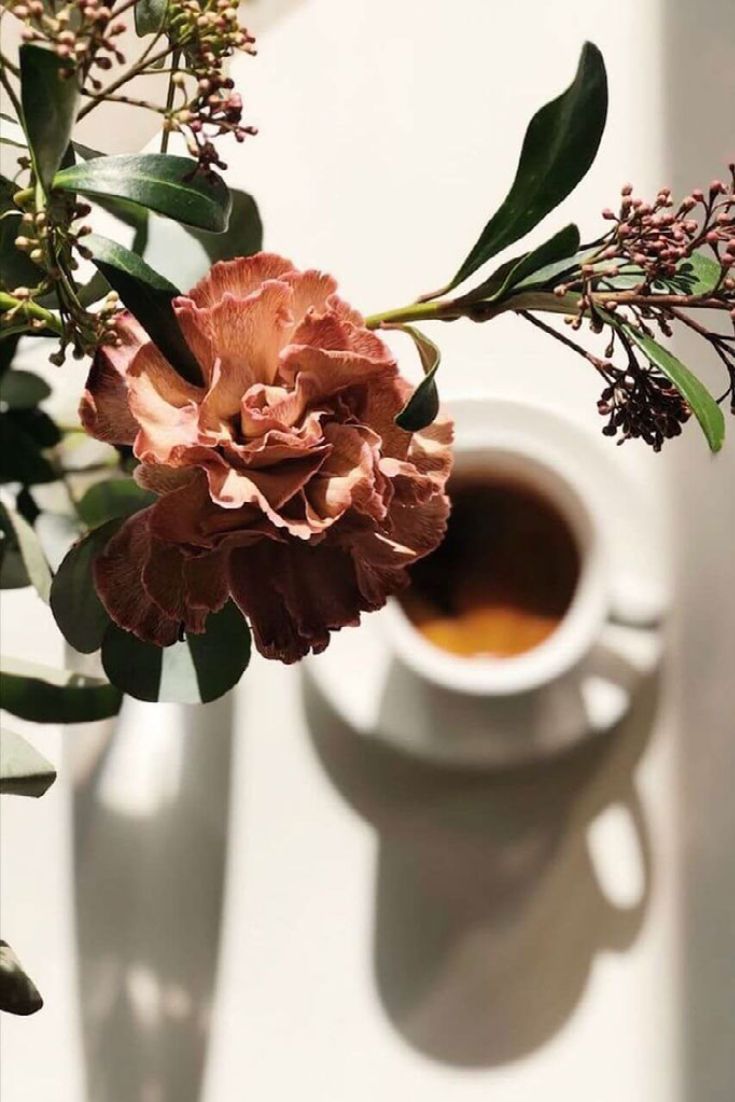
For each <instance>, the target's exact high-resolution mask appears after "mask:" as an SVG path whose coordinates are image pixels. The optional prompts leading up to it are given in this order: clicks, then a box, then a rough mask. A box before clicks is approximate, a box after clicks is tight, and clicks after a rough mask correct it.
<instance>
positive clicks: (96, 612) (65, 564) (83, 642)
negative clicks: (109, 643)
mask: <svg viewBox="0 0 735 1102" xmlns="http://www.w3.org/2000/svg"><path fill="white" fill-rule="evenodd" d="M122 520H123V518H122V517H117V518H116V519H114V520H108V521H107V522H106V523H105V524H102V525H100V527H99V528H95V529H94V530H93V531H92V532H90V533H89V534H88V535H87V536H85V537H84V538H83V539H81V540H79V541H78V542H77V543H75V544H74V546H73V547H72V548H71V550H70V551H68V552H67V554H66V556H65V557H64V559H63V560H62V562H61V564H60V566H59V569H58V570H57V572H56V574H55V576H54V579H53V582H52V583H51V611H52V612H53V614H54V619H55V620H56V623H57V624H58V627H59V629H60V631H61V634H62V635H63V636H64V638H65V639H66V641H67V643H69V644H71V646H72V647H74V649H75V650H78V651H80V652H81V653H82V654H91V653H92V652H93V651H96V650H99V648H100V647H101V646H102V639H103V637H104V634H105V632H106V631H107V628H108V627H109V625H110V617H109V616H108V615H107V612H106V611H105V608H104V606H103V604H102V602H101V601H100V599H99V597H98V596H97V590H96V589H95V586H94V578H93V573H92V571H93V566H94V560H95V559H96V557H97V555H99V554H100V552H102V551H104V549H105V547H106V546H107V544H108V542H109V540H110V539H111V538H112V536H114V534H115V532H116V531H117V530H118V528H119V527H120V525H121V524H122Z"/></svg>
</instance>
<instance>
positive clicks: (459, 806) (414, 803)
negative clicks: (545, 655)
mask: <svg viewBox="0 0 735 1102" xmlns="http://www.w3.org/2000/svg"><path fill="white" fill-rule="evenodd" d="M394 675H395V677H397V678H400V677H401V676H404V673H403V671H402V670H401V669H400V667H396V670H395V671H394ZM304 695H305V707H306V714H307V719H308V722H309V728H310V731H311V733H312V739H313V742H314V746H315V748H316V752H317V754H318V756H319V759H320V761H321V763H322V765H323V767H324V769H325V770H326V772H327V773H328V775H329V776H330V778H331V780H332V781H333V783H334V784H335V786H336V787H337V789H338V790H339V791H340V793H341V794H342V796H343V797H344V798H345V799H346V800H347V801H348V802H349V803H350V804H351V805H352V806H353V807H354V808H355V809H356V810H357V811H358V813H359V814H360V815H362V816H363V817H364V818H365V819H367V820H368V821H369V822H370V823H372V824H373V825H374V826H375V828H376V830H377V832H378V861H377V877H376V900H375V908H376V912H375V942H374V966H375V974H376V979H377V986H378V991H379V995H380V998H381V1001H382V1003H383V1006H384V1008H385V1011H386V1013H387V1015H388V1017H389V1018H390V1020H391V1021H392V1023H393V1024H394V1026H395V1028H396V1029H397V1031H398V1032H399V1033H400V1034H401V1035H402V1036H403V1037H404V1039H405V1040H406V1041H408V1042H409V1043H410V1044H411V1045H412V1046H414V1047H415V1048H417V1049H418V1050H420V1051H422V1052H424V1053H425V1054H426V1055H428V1056H430V1057H432V1058H434V1059H437V1060H440V1061H443V1062H445V1063H448V1064H452V1065H458V1066H465V1067H489V1066H493V1065H498V1064H503V1063H507V1062H509V1061H512V1060H516V1059H518V1058H520V1057H522V1056H523V1055H525V1054H526V1053H528V1052H530V1051H532V1050H533V1049H535V1048H537V1047H539V1046H540V1045H541V1044H543V1043H544V1042H545V1041H546V1040H548V1039H549V1038H550V1037H552V1036H553V1035H554V1034H555V1033H556V1032H557V1031H558V1030H559V1029H560V1028H561V1027H562V1025H563V1024H564V1022H565V1021H566V1019H567V1018H568V1017H569V1015H570V1014H571V1012H572V1011H573V1009H574V1007H575V1006H576V1004H577V1002H578V1000H579V998H580V996H581V994H582V992H583V991H584V988H585V984H586V981H587V977H588V975H589V971H590V967H591V965H592V962H593V960H594V958H595V956H596V954H597V953H598V952H600V951H602V950H609V949H614V950H618V951H622V950H625V949H627V948H628V947H629V946H630V945H631V944H632V943H633V941H634V940H635V938H636V936H637V934H638V932H639V930H640V928H641V924H642V921H643V917H644V914H645V910H646V906H647V903H648V899H649V896H650V890H651V877H652V869H651V854H650V847H649V842H648V837H647V830H646V824H645V821H644V817H643V812H642V809H641V805H640V802H639V799H638V796H637V793H636V788H635V779H634V771H635V767H636V764H637V762H638V760H639V758H640V756H641V754H642V752H643V750H644V748H645V745H646V743H647V741H648V738H649V735H650V732H651V729H652V726H653V721H654V717H655V714H656V704H657V699H658V678H657V677H651V678H649V679H648V680H647V681H646V682H644V683H642V684H641V686H640V688H639V692H638V695H637V697H636V700H635V702H634V706H633V707H632V709H631V710H630V712H629V713H628V716H627V718H626V719H625V721H623V723H622V724H621V725H620V726H619V727H618V729H617V730H615V731H614V732H612V733H609V734H607V735H605V736H598V737H597V738H596V739H594V740H591V741H589V742H588V743H586V744H584V745H581V746H579V747H577V748H576V749H575V750H573V751H570V752H568V753H566V754H564V755H563V756H560V757H558V758H556V759H554V760H552V761H547V762H545V763H543V764H540V765H534V766H525V767H523V768H518V769H514V770H511V771H503V772H493V773H487V772H485V773H481V774H478V773H476V772H475V773H468V772H466V771H457V770H452V769H441V768H437V767H436V766H432V765H428V764H424V763H422V762H419V761H414V760H412V759H410V758H408V757H406V756H404V755H403V754H400V753H398V752H397V751H394V750H392V749H390V748H388V747H386V746H384V745H382V746H381V745H378V744H376V743H374V742H370V741H368V740H367V739H366V738H364V737H363V736H361V735H359V734H357V733H355V732H354V731H353V730H352V729H350V728H348V727H347V726H346V725H345V724H344V721H343V720H341V719H340V718H339V717H338V716H337V715H336V714H335V713H334V712H332V711H331V709H330V707H329V705H328V704H327V703H326V702H325V701H324V699H323V697H322V696H321V695H319V694H318V693H317V691H316V690H315V688H314V686H313V684H312V683H311V682H310V680H309V679H308V677H307V678H305V679H304ZM447 737H451V734H450V733H448V734H447ZM613 805H623V806H624V807H625V808H626V809H627V812H628V814H629V816H630V820H631V822H632V825H633V828H634V831H635V834H636V841H637V845H638V847H639V849H640V853H641V860H642V865H643V869H642V873H643V875H642V882H643V887H642V891H641V893H640V897H639V898H638V900H637V901H636V902H635V903H634V904H633V905H632V906H630V907H622V908H621V907H618V906H616V905H615V904H614V903H611V902H610V901H609V900H608V899H607V898H606V896H605V894H604V893H603V891H602V888H601V887H600V885H599V882H598V879H597V876H596V873H595V868H594V864H593V862H592V858H591V856H590V851H589V848H588V839H587V835H588V828H589V826H590V824H591V823H592V821H593V820H594V819H595V818H596V817H597V816H598V815H599V814H600V813H601V812H602V811H603V810H604V809H605V808H608V807H611V806H613Z"/></svg>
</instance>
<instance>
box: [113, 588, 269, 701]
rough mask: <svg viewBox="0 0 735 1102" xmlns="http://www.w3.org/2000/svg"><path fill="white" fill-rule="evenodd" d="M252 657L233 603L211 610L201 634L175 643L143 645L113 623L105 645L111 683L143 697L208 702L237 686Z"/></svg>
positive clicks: (244, 627)
mask: <svg viewBox="0 0 735 1102" xmlns="http://www.w3.org/2000/svg"><path fill="white" fill-rule="evenodd" d="M249 661H250V629H249V628H248V625H247V622H246V620H245V619H244V618H243V616H242V614H241V612H240V611H239V609H238V608H237V606H236V605H234V604H233V603H232V601H229V602H228V603H227V604H226V605H225V607H224V608H223V609H222V610H221V611H220V612H213V613H211V614H210V616H209V619H208V620H207V628H206V631H205V632H204V633H203V634H202V635H190V636H188V637H187V639H186V640H185V641H184V642H181V643H175V644H174V645H173V646H171V647H165V648H161V647H155V646H153V645H151V644H150V643H143V642H141V640H140V639H138V638H137V637H136V636H135V635H132V634H131V633H130V632H128V631H123V630H122V629H121V628H118V627H117V626H116V625H114V624H112V625H110V627H109V628H108V629H107V631H106V633H105V638H104V640H103V643H102V665H103V667H104V670H105V673H106V674H107V676H108V677H109V678H110V681H111V682H112V683H113V684H114V685H117V686H118V688H120V689H122V690H123V692H126V693H129V694H130V696H134V697H136V698H137V699H138V700H149V701H156V700H158V701H166V702H168V703H177V704H198V703H202V704H207V703H209V701H211V700H216V699H217V697H220V696H222V695H223V694H224V693H226V692H227V691H228V690H229V689H231V688H232V687H233V686H234V685H236V684H237V682H238V681H239V680H240V678H241V677H242V675H243V673H244V672H245V669H246V668H247V665H248V662H249Z"/></svg>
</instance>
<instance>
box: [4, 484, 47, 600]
mask: <svg viewBox="0 0 735 1102" xmlns="http://www.w3.org/2000/svg"><path fill="white" fill-rule="evenodd" d="M4 511H5V515H6V517H7V519H8V521H9V523H10V524H11V525H12V528H13V532H14V534H15V540H16V544H17V547H18V550H19V552H20V555H21V558H22V559H23V565H24V566H25V568H26V573H27V574H28V577H29V578H30V580H31V582H32V583H33V585H34V586H35V589H36V592H37V593H38V596H39V597H40V598H41V600H42V601H45V602H46V604H48V603H49V595H50V593H51V571H50V570H49V565H48V563H47V562H46V556H45V555H44V553H43V548H42V547H41V544H40V543H39V541H38V536H37V535H36V533H35V532H34V531H33V529H32V528H31V526H30V524H29V523H28V521H27V520H25V519H24V517H22V516H21V515H20V513H16V512H14V510H13V509H9V508H8V507H7V506H5V507H4Z"/></svg>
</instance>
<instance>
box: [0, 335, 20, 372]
mask: <svg viewBox="0 0 735 1102" xmlns="http://www.w3.org/2000/svg"><path fill="white" fill-rule="evenodd" d="M19 340H20V335H19V334H17V333H14V334H12V335H9V336H5V334H3V335H1V336H0V377H2V376H3V375H4V374H5V372H6V371H8V370H9V369H10V367H11V366H12V364H13V360H14V359H15V353H16V351H17V348H18V341H19Z"/></svg>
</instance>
